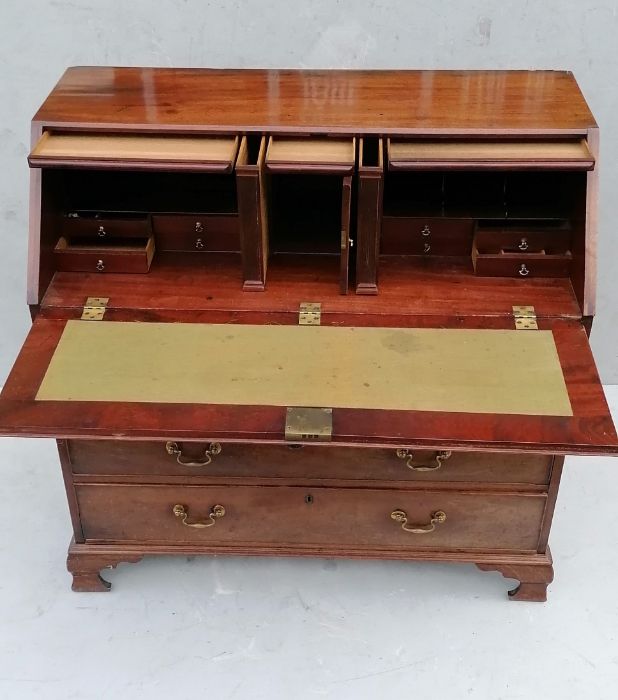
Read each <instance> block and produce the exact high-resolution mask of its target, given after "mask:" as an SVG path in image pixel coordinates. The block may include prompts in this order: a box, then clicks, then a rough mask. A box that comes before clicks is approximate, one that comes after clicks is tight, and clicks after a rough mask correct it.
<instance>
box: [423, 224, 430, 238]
mask: <svg viewBox="0 0 618 700" xmlns="http://www.w3.org/2000/svg"><path fill="white" fill-rule="evenodd" d="M430 235H431V229H430V228H429V226H428V225H427V224H425V226H424V227H423V230H422V231H421V236H430Z"/></svg>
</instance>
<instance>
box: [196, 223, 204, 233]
mask: <svg viewBox="0 0 618 700" xmlns="http://www.w3.org/2000/svg"><path fill="white" fill-rule="evenodd" d="M195 233H204V224H203V223H202V222H201V221H196V222H195Z"/></svg>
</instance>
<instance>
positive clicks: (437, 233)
mask: <svg viewBox="0 0 618 700" xmlns="http://www.w3.org/2000/svg"><path fill="white" fill-rule="evenodd" d="M472 230H473V221H472V220H471V219H449V218H413V217H403V216H384V217H383V219H382V233H381V236H380V253H381V254H382V255H455V256H463V255H470V251H471V248H472Z"/></svg>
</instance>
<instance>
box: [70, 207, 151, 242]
mask: <svg viewBox="0 0 618 700" xmlns="http://www.w3.org/2000/svg"><path fill="white" fill-rule="evenodd" d="M62 235H63V236H64V237H65V238H68V239H88V240H91V241H97V240H98V241H101V242H106V241H108V240H110V239H116V238H120V239H125V238H134V239H135V238H144V239H146V238H148V237H149V236H150V222H149V220H148V216H147V215H145V214H129V213H111V212H93V211H71V212H68V213H67V214H65V216H64V217H63V218H62Z"/></svg>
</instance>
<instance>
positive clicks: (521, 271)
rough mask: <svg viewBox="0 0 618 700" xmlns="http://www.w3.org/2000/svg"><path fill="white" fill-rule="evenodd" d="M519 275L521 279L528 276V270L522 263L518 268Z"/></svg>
mask: <svg viewBox="0 0 618 700" xmlns="http://www.w3.org/2000/svg"><path fill="white" fill-rule="evenodd" d="M519 274H520V275H521V276H522V277H527V276H528V275H529V274H530V270H529V269H528V268H527V267H526V265H525V264H524V263H522V264H521V266H520V268H519Z"/></svg>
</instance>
